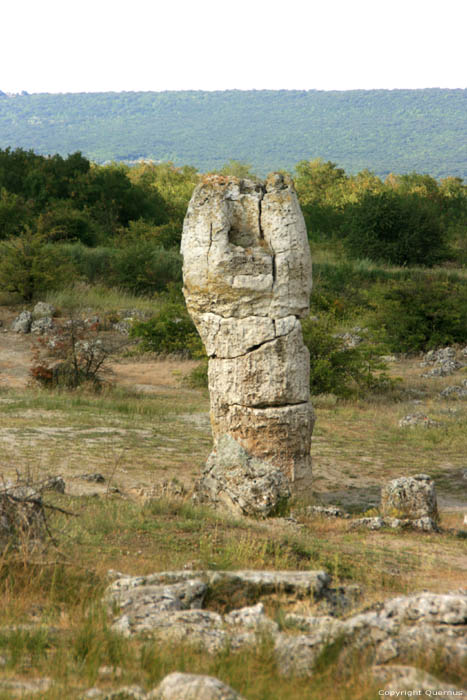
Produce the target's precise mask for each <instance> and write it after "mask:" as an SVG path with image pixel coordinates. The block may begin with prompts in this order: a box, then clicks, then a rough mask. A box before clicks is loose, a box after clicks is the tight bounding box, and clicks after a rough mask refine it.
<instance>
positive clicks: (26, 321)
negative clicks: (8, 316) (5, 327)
mask: <svg viewBox="0 0 467 700" xmlns="http://www.w3.org/2000/svg"><path fill="white" fill-rule="evenodd" d="M31 325H32V313H31V312H30V311H22V312H21V313H20V315H19V316H17V317H16V318H15V320H14V321H13V323H12V324H11V330H12V331H13V332H14V333H29V332H30V331H31Z"/></svg>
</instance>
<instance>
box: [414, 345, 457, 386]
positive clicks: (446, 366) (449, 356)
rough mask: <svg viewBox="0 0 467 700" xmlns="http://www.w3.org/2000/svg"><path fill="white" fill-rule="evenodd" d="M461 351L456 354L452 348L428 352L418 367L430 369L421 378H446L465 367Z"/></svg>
mask: <svg viewBox="0 0 467 700" xmlns="http://www.w3.org/2000/svg"><path fill="white" fill-rule="evenodd" d="M464 350H465V348H464V349H463V350H461V351H460V353H458V352H457V350H456V348H454V347H446V348H439V349H438V350H430V351H429V352H427V353H426V354H425V355H424V356H423V360H422V362H420V367H430V366H431V367H432V369H430V370H429V371H428V372H425V373H424V374H422V377H426V378H430V377H448V376H449V375H451V374H454V372H456V371H457V370H458V369H460V368H461V367H463V366H464V365H465V353H464Z"/></svg>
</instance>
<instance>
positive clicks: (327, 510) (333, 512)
mask: <svg viewBox="0 0 467 700" xmlns="http://www.w3.org/2000/svg"><path fill="white" fill-rule="evenodd" d="M292 515H293V516H297V517H298V516H305V517H306V516H307V515H322V516H323V517H325V518H350V515H349V513H346V512H345V511H344V510H342V508H339V507H338V506H305V507H304V508H301V509H300V510H294V511H292Z"/></svg>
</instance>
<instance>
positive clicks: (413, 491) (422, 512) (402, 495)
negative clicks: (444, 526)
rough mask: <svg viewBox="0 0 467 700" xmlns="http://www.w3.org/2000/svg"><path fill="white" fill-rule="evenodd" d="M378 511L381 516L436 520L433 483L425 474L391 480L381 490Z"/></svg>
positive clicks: (436, 512)
mask: <svg viewBox="0 0 467 700" xmlns="http://www.w3.org/2000/svg"><path fill="white" fill-rule="evenodd" d="M380 511H381V514H382V515H383V516H389V517H391V516H396V517H400V518H409V519H410V520H418V519H419V518H425V517H428V518H431V519H432V520H434V521H436V520H437V519H438V505H437V502H436V491H435V484H434V481H433V480H432V479H431V478H430V477H429V476H428V475H427V474H416V475H415V476H403V477H400V478H399V479H393V480H392V481H390V482H389V483H387V484H385V485H384V486H383V488H382V489H381V505H380Z"/></svg>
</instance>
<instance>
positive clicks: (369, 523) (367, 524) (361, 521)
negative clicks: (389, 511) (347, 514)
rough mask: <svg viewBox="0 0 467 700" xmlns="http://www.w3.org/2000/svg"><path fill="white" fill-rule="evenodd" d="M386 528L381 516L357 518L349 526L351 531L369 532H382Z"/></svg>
mask: <svg viewBox="0 0 467 700" xmlns="http://www.w3.org/2000/svg"><path fill="white" fill-rule="evenodd" d="M382 527H385V524H384V520H383V518H380V517H379V516H374V517H371V518H356V519H355V520H352V521H351V522H350V524H349V528H350V529H351V530H359V529H362V528H364V529H367V530H381V528H382Z"/></svg>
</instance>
